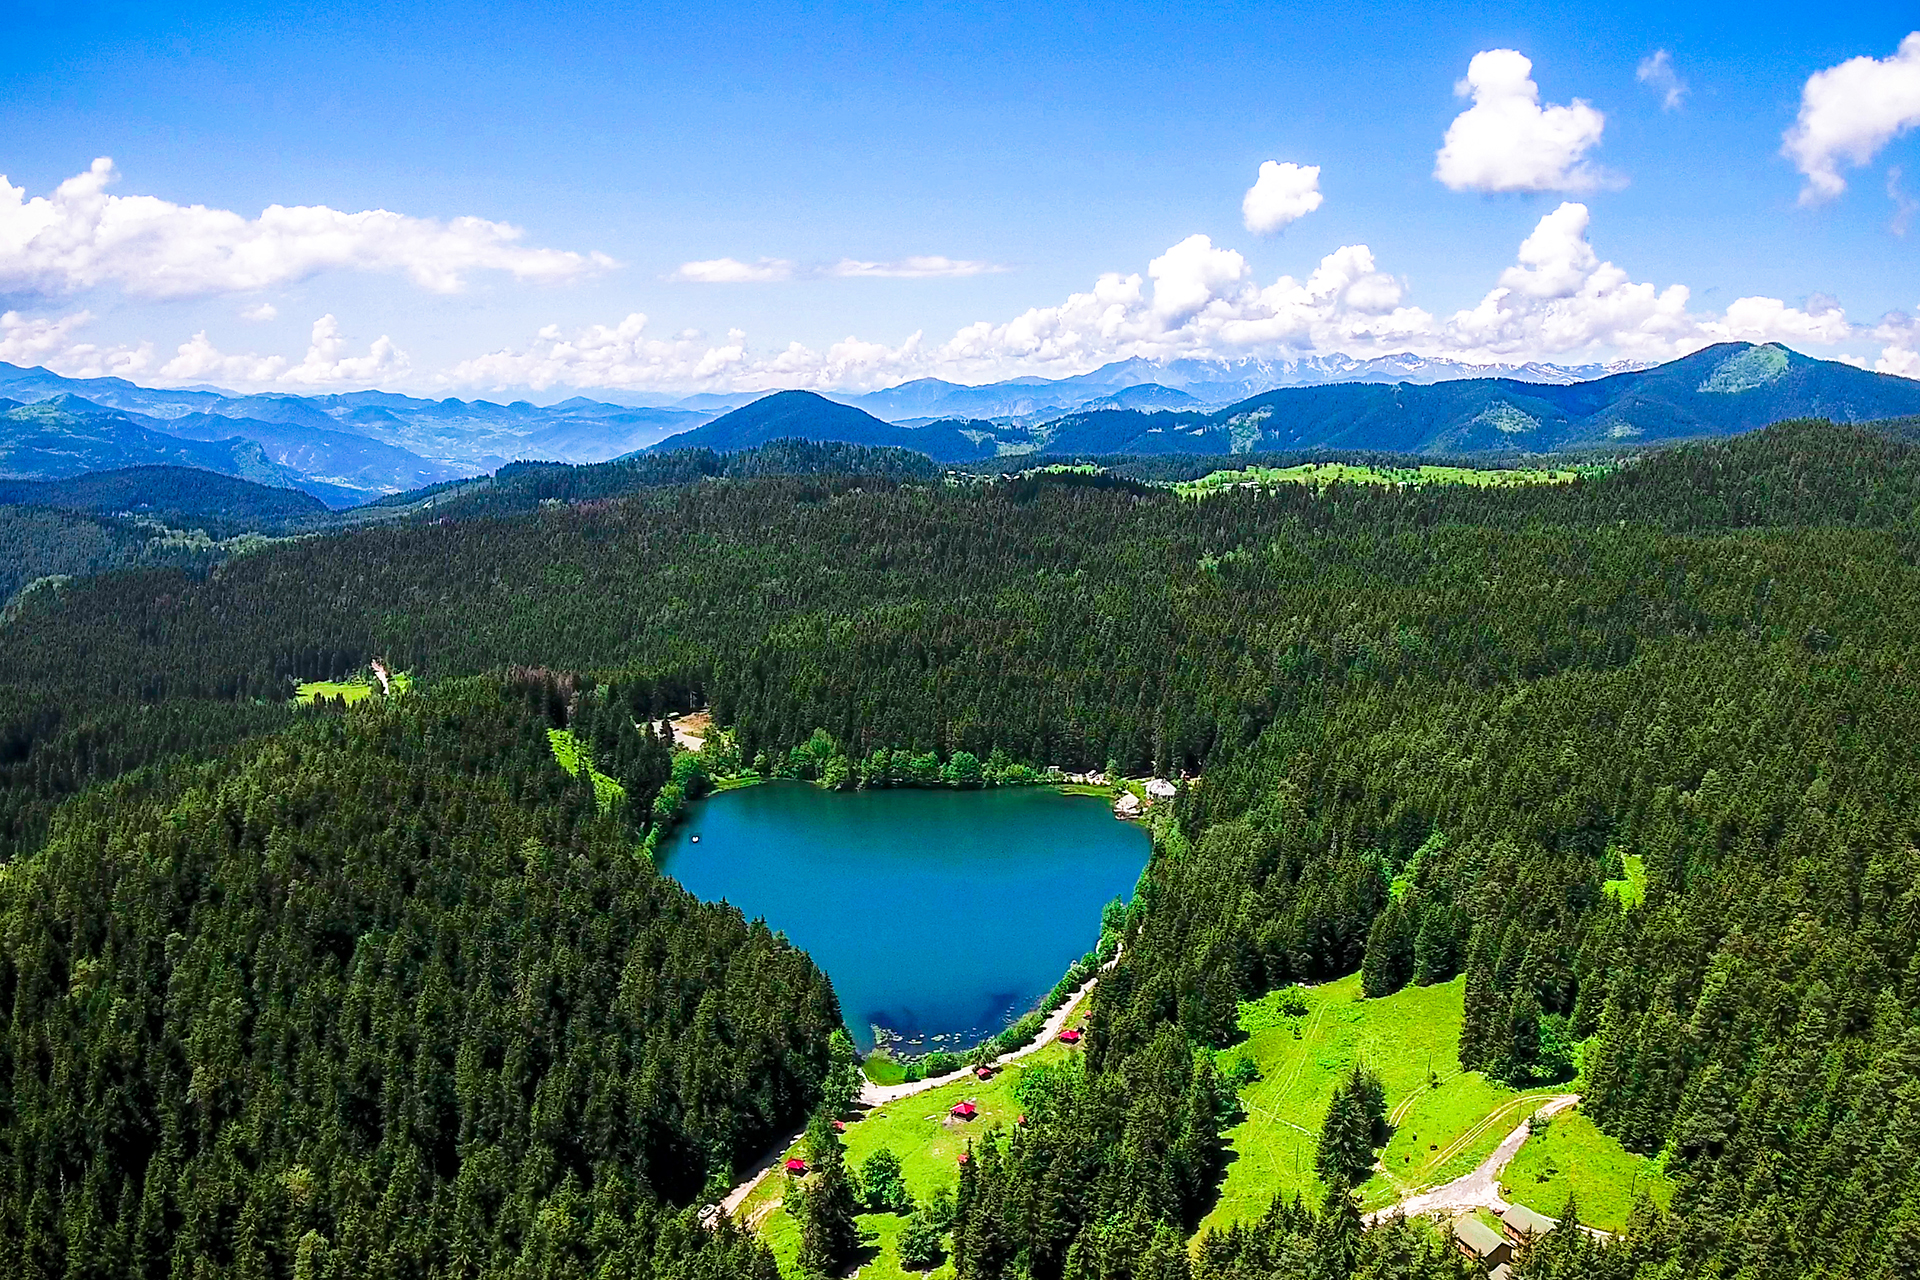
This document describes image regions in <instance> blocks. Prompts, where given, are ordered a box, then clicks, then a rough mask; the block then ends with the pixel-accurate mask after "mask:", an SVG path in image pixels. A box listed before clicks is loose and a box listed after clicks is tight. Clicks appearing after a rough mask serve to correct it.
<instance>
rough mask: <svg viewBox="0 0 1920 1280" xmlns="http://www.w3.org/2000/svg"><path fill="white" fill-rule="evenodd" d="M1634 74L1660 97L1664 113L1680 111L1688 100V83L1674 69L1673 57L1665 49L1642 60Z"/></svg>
mask: <svg viewBox="0 0 1920 1280" xmlns="http://www.w3.org/2000/svg"><path fill="white" fill-rule="evenodd" d="M1633 74H1634V78H1635V79H1637V80H1639V81H1640V83H1641V84H1644V85H1646V86H1647V87H1648V88H1649V89H1652V90H1653V91H1654V92H1655V93H1657V94H1659V95H1660V109H1661V110H1662V111H1678V110H1679V109H1680V104H1681V103H1683V102H1685V101H1686V100H1687V82H1686V81H1685V80H1682V79H1681V78H1680V74H1679V72H1677V71H1675V70H1674V69H1673V55H1672V54H1670V53H1668V52H1667V51H1666V50H1665V49H1655V50H1654V51H1653V52H1652V53H1650V54H1648V55H1647V56H1646V57H1644V58H1642V59H1640V65H1639V66H1637V67H1635V68H1634V70H1633Z"/></svg>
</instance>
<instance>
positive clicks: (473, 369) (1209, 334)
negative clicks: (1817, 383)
mask: <svg viewBox="0 0 1920 1280" xmlns="http://www.w3.org/2000/svg"><path fill="white" fill-rule="evenodd" d="M1591 223H1592V215H1591V212H1590V210H1589V209H1588V208H1587V206H1586V205H1584V204H1580V203H1576V202H1567V203H1563V204H1561V205H1560V206H1559V207H1558V208H1556V209H1554V210H1553V211H1552V212H1550V213H1548V214H1546V215H1545V216H1543V217H1542V218H1540V219H1539V221H1538V222H1537V223H1536V225H1535V226H1534V227H1533V229H1532V231H1531V232H1530V234H1528V235H1527V237H1526V238H1525V239H1524V240H1523V241H1522V242H1521V244H1520V246H1519V248H1518V250H1517V251H1516V253H1515V255H1514V261H1513V263H1512V264H1511V265H1510V266H1508V267H1506V268H1505V269H1504V270H1502V271H1501V272H1500V274H1499V276H1498V278H1497V280H1496V281H1495V283H1494V285H1493V287H1492V288H1491V289H1489V290H1488V291H1487V293H1486V294H1485V295H1484V296H1483V297H1482V298H1481V299H1480V301H1479V302H1478V303H1477V304H1475V305H1474V306H1472V307H1468V308H1465V309H1463V310H1459V311H1456V312H1454V313H1452V314H1450V315H1445V316H1436V315H1435V314H1433V313H1432V312H1430V311H1428V310H1426V309H1424V308H1422V307H1419V306H1416V305H1413V304H1412V302H1411V301H1410V300H1409V298H1408V290H1407V285H1406V282H1405V281H1404V280H1403V279H1401V278H1399V277H1397V276H1395V275H1393V274H1391V273H1390V272H1387V271H1385V270H1382V269H1381V267H1380V265H1379V264H1378V262H1377V261H1376V260H1375V257H1374V254H1373V251H1372V250H1371V249H1370V248H1368V247H1367V246H1366V245H1344V246H1342V247H1340V248H1339V249H1336V250H1334V251H1333V252H1332V253H1329V254H1327V255H1326V256H1324V257H1323V258H1321V259H1320V261H1319V262H1318V263H1317V264H1316V265H1315V266H1314V268H1313V269H1312V270H1311V271H1310V272H1308V273H1307V274H1306V276H1305V278H1304V279H1300V278H1295V277H1293V276H1290V275H1283V276H1281V277H1280V278H1279V279H1277V280H1275V281H1273V282H1272V283H1271V284H1265V285H1263V284H1261V283H1260V282H1259V281H1257V280H1255V279H1254V278H1253V272H1252V269H1251V267H1250V266H1249V264H1248V263H1247V261H1246V259H1245V258H1244V257H1243V256H1242V255H1241V254H1240V253H1238V252H1237V251H1235V250H1233V249H1231V248H1227V247H1225V246H1221V245H1216V244H1215V243H1213V241H1212V240H1211V239H1210V238H1208V237H1207V236H1204V235H1194V236H1189V237H1187V238H1186V239H1185V240H1182V241H1180V242H1179V243H1178V244H1175V245H1173V246H1172V247H1170V248H1169V249H1168V250H1167V251H1166V252H1165V253H1163V254H1161V255H1159V256H1158V257H1156V258H1154V259H1153V260H1152V261H1151V262H1150V263H1149V264H1148V265H1147V269H1146V271H1145V272H1135V273H1130V274H1122V273H1120V272H1108V273H1106V274H1105V275H1102V276H1100V277H1099V278H1098V279H1097V280H1096V281H1094V282H1093V286H1092V287H1091V288H1090V289H1088V290H1087V291H1085V292H1081V293H1073V294H1070V295H1068V297H1067V298H1066V299H1065V300H1064V301H1062V302H1060V303H1058V304H1056V305H1052V306H1042V307H1033V308H1030V309H1028V310H1027V311H1025V312H1022V313H1021V314H1019V315H1016V316H1014V317H1012V318H1011V319H1007V320H1003V321H998V322H995V321H989V320H982V321H978V322H976V323H973V324H969V325H966V326H964V327H963V328H961V329H960V330H958V331H957V332H956V333H954V335H953V336H952V337H951V338H949V339H947V340H946V341H945V342H932V343H928V342H924V341H922V338H921V335H920V334H914V335H912V336H911V337H909V338H907V339H906V340H905V341H903V342H901V343H899V344H897V345H894V344H888V343H884V342H873V341H864V340H861V339H857V338H847V339H845V340H843V341H841V342H837V343H834V344H832V345H830V346H829V347H827V348H826V349H825V350H814V349H811V348H809V347H807V346H804V345H802V344H799V343H791V344H789V345H787V346H786V347H784V348H781V349H779V350H777V351H772V352H765V353H763V352H760V351H756V350H755V349H754V348H753V347H752V346H751V345H750V344H749V343H748V342H747V339H746V335H745V334H744V333H743V332H741V331H739V330H733V331H731V332H729V333H728V334H727V336H726V339H725V340H724V341H722V342H714V341H710V340H708V339H706V338H704V337H703V336H701V335H699V334H697V333H682V334H679V335H677V336H675V337H672V338H658V339H655V338H649V337H648V336H647V332H646V329H647V321H646V317H645V316H642V315H637V314H636V315H632V316H629V317H628V318H627V319H626V320H625V321H623V322H622V323H621V324H620V325H618V326H615V327H612V328H608V327H603V326H594V327H590V328H586V329H580V330H575V331H571V332H562V331H561V330H560V329H558V328H557V327H549V328H548V329H545V330H542V331H541V333H540V334H539V335H538V337H537V339H536V340H535V341H534V342H532V343H530V344H529V345H527V346H525V347H522V348H518V349H512V350H503V351H497V352H494V353H492V354H490V355H486V356H482V357H478V358H476V359H473V360H468V361H464V362H462V363H461V364H459V365H457V366H455V367H454V368H452V369H450V370H448V371H447V372H446V373H445V374H443V375H442V376H441V380H442V381H443V382H444V383H446V384H448V385H456V386H469V387H486V388H506V387H518V386H531V387H534V388H538V389H545V388H547V387H551V386H556V385H566V386H578V387H624V388H648V389H662V390H666V389H676V390H678V389H694V388H700V389H728V390H766V389H772V388H777V387H809V388H813V389H816V390H828V389H833V388H841V389H846V390H864V389H870V388H874V387H882V386H890V385H893V384H895V383H897V382H900V381H902V380H903V379H907V378H914V377H928V376H931V377H943V378H950V379H953V380H955V381H959V382H982V381H989V380H994V379H1000V378H1006V377H1010V376H1013V375H1016V374H1039V375H1044V376H1049V377H1061V376H1066V375H1070V374H1076V373H1084V372H1086V371H1088V370H1090V369H1093V368H1096V367H1098V366H1099V365H1101V364H1104V363H1106V362H1108V361H1112V360H1121V359H1126V358H1129V357H1136V356H1137V357H1142V358H1145V359H1149V360H1168V359H1174V358H1181V357H1193V358H1198V359H1224V360H1231V359H1237V358H1242V357H1258V358H1262V359H1276V360H1284V359H1290V358H1295V357H1299V356H1303V355H1308V354H1325V353H1329V352H1341V353H1344V354H1347V355H1351V356H1356V357H1362V358H1364V357H1367V356H1377V355H1385V354H1389V353H1395V352H1412V353H1415V354H1418V355H1427V356H1439V357H1448V358H1452V359H1458V360H1464V361H1468V362H1479V363H1494V362H1511V361H1516V360H1556V359H1557V360H1596V359H1607V358H1611V357H1614V356H1627V357H1631V358H1634V359H1641V360H1650V361H1657V360H1667V359H1671V358H1673V357H1675V356H1678V355H1683V354H1685V353H1686V352H1689V351H1693V350H1697V349H1698V348H1700V347H1703V346H1706V345H1708V344H1710V343H1715V342H1726V341H1731V340H1736V339H1738V340H1743V341H1750V342H1785V343H1790V344H1793V345H1796V346H1802V347H1804V346H1809V345H1811V346H1816V347H1817V346H1822V345H1832V344H1836V343H1843V342H1849V341H1852V342H1856V343H1857V342H1859V341H1861V340H1864V339H1868V338H1876V339H1878V340H1879V341H1880V342H1881V343H1882V344H1883V345H1884V350H1883V352H1882V356H1881V361H1880V364H1879V367H1880V368H1881V369H1883V370H1884V371H1887V372H1903V371H1907V370H1909V369H1911V370H1914V371H1916V372H1920V356H1916V355H1914V354H1913V353H1914V352H1915V351H1916V350H1920V335H1916V330H1917V329H1920V326H1916V325H1915V324H1913V322H1911V321H1908V320H1906V319H1905V317H1903V316H1890V317H1888V318H1887V319H1886V320H1883V321H1882V322H1881V324H1880V326H1879V327H1878V328H1868V327H1865V326H1860V325H1855V324H1853V323H1851V322H1850V321H1848V320H1847V318H1846V314H1845V313H1844V312H1843V311H1842V310H1841V309H1840V307H1839V306H1838V304H1837V303H1835V302H1833V301H1832V300H1831V299H1825V298H1821V297H1819V296H1817V295H1816V296H1815V297H1814V298H1812V299H1810V300H1809V301H1808V302H1807V303H1806V304H1805V305H1803V306H1799V307H1795V306H1791V305H1789V304H1787V303H1786V302H1783V301H1781V300H1779V299H1774V298H1764V297H1747V298H1740V299H1738V300H1737V301H1735V302H1734V303H1732V304H1731V305H1729V306H1728V307H1727V308H1726V309H1725V310H1724V311H1722V312H1719V313H1712V312H1696V311H1694V310H1691V309H1690V302H1691V295H1690V293H1689V291H1688V289H1687V287H1686V286H1685V285H1682V284H1677V283H1676V284H1667V285H1665V286H1660V285H1656V284H1653V283H1651V282H1647V281H1638V280H1635V279H1634V278H1633V277H1632V276H1631V275H1630V274H1629V273H1628V272H1627V271H1626V270H1625V269H1624V268H1622V267H1620V266H1617V265H1615V264H1614V263H1612V262H1610V261H1608V260H1606V259H1605V258H1604V257H1602V256H1601V254H1600V253H1599V252H1598V250H1596V249H1595V247H1594V246H1593V244H1592V242H1591V240H1590V239H1589V231H1590V229H1591Z"/></svg>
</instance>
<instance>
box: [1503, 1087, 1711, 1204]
mask: <svg viewBox="0 0 1920 1280" xmlns="http://www.w3.org/2000/svg"><path fill="white" fill-rule="evenodd" d="M1569 1191H1571V1192H1572V1193H1573V1194H1574V1196H1575V1197H1576V1198H1577V1199H1578V1200H1579V1203H1580V1220H1581V1221H1582V1222H1584V1223H1586V1224H1587V1225H1588V1226H1590V1227H1599V1228H1600V1229H1601V1230H1603V1231H1618V1230H1620V1228H1622V1227H1624V1226H1626V1224H1627V1216H1628V1214H1629V1213H1631V1212H1632V1210H1633V1197H1634V1196H1635V1195H1637V1194H1639V1193H1642V1192H1644V1193H1646V1194H1648V1195H1650V1196H1652V1197H1653V1199H1654V1200H1655V1201H1657V1202H1658V1203H1660V1204H1661V1205H1665V1204H1667V1203H1668V1202H1669V1201H1670V1200H1672V1199H1673V1183H1672V1182H1671V1181H1669V1180H1668V1178H1667V1175H1666V1171H1665V1170H1664V1169H1663V1168H1662V1167H1661V1166H1660V1164H1659V1162H1658V1161H1655V1160H1649V1159H1648V1158H1647V1157H1645V1156H1640V1155H1635V1154H1634V1153H1633V1152H1631V1151H1628V1150H1627V1149H1626V1148H1625V1147H1622V1146H1621V1145H1620V1144H1619V1143H1618V1142H1617V1141H1615V1140H1614V1139H1612V1138H1610V1137H1608V1136H1607V1135H1606V1134H1604V1133H1602V1132H1600V1130H1598V1129H1596V1128H1595V1127H1594V1124H1593V1121H1591V1120H1589V1119H1587V1117H1586V1116H1584V1115H1582V1114H1581V1113H1580V1112H1579V1111H1578V1110H1573V1111H1563V1112H1561V1113H1560V1114H1559V1115H1557V1116H1555V1117H1553V1120H1552V1123H1550V1124H1549V1125H1548V1126H1547V1127H1546V1129H1545V1130H1544V1131H1541V1132H1538V1133H1535V1134H1534V1135H1533V1136H1532V1137H1530V1138H1528V1139H1527V1142H1526V1145H1525V1146H1523V1147H1521V1148H1520V1154H1518V1155H1516V1156H1515V1157H1514V1158H1513V1163H1512V1164H1510V1165H1508V1166H1507V1169H1506V1172H1505V1173H1504V1174H1502V1175H1501V1178H1500V1193H1501V1194H1502V1195H1504V1196H1505V1197H1506V1198H1507V1199H1509V1200H1511V1201H1513V1202H1514V1203H1515V1204H1523V1205H1525V1206H1527V1208H1529V1209H1532V1210H1535V1211H1536V1212H1539V1213H1544V1214H1547V1215H1548V1216H1550V1217H1551V1216H1557V1215H1558V1214H1559V1212H1560V1210H1561V1208H1562V1207H1564V1206H1565V1204H1566V1203H1567V1193H1568V1192H1569Z"/></svg>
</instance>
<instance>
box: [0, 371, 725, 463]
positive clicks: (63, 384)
mask: <svg viewBox="0 0 1920 1280" xmlns="http://www.w3.org/2000/svg"><path fill="white" fill-rule="evenodd" d="M62 395H75V396H79V397H81V398H83V399H86V400H88V401H90V402H92V403H94V404H96V405H99V406H101V407H103V408H108V409H116V410H120V411H123V412H126V413H129V414H136V415H141V417H142V418H143V419H151V420H152V421H151V422H148V423H147V425H149V426H150V427H155V428H156V429H161V430H165V429H166V427H165V425H164V424H165V423H166V422H168V421H170V420H173V419H178V418H184V417H190V416H194V415H200V416H204V417H222V418H232V419H235V420H242V419H244V420H247V421H251V422H264V423H271V424H275V425H278V426H281V427H302V428H305V429H307V430H310V431H336V432H345V433H347V434H350V435H358V436H363V437H366V438H367V439H370V440H376V441H379V442H380V443H382V444H386V445H390V446H393V447H394V448H397V449H404V450H406V451H407V452H408V453H410V454H415V455H418V456H419V457H421V458H423V459H425V460H426V461H427V462H428V463H443V464H450V465H453V466H455V467H456V468H459V469H460V470H461V473H462V474H471V473H473V472H475V471H481V470H492V469H493V468H495V467H498V466H500V465H502V464H503V463H505V462H507V461H509V460H511V459H515V458H523V457H528V456H539V457H553V458H556V459H558V460H561V461H581V462H586V461H598V460H601V459H605V458H609V457H613V456H616V455H618V454H621V453H628V452H631V451H633V450H634V449H637V448H641V447H643V446H645V445H646V444H650V443H652V442H653V441H654V440H657V439H659V438H660V437H661V436H664V435H667V434H671V433H672V432H674V431H676V430H685V429H686V428H688V427H691V426H695V425H698V424H699V423H701V422H704V421H707V420H709V419H711V418H713V417H714V416H716V414H717V413H718V412H719V410H716V409H713V408H707V409H701V408H698V407H694V408H685V409H681V410H679V411H678V412H679V414H680V416H677V417H675V416H672V415H673V413H674V412H675V411H673V410H663V409H661V408H660V403H661V402H667V401H670V397H657V396H634V397H626V396H622V397H620V398H621V399H623V400H639V401H644V402H647V403H646V404H644V405H642V406H636V405H634V404H624V403H608V402H606V401H601V400H591V399H587V398H585V397H581V396H575V397H573V398H571V399H568V400H564V401H561V402H560V403H558V404H553V405H536V404H533V403H531V402H529V401H526V400H516V401H514V402H513V403H511V404H495V403H493V402H492V401H488V400H459V399H453V398H448V399H443V400H428V399H423V398H420V397H417V396H407V395H401V394H399V393H397V392H389V391H352V392H344V393H339V394H327V395H311V396H300V395H291V394H287V393H284V392H269V393H264V394H259V395H236V394H233V393H230V392H222V391H219V390H218V389H211V390H192V391H185V390H160V389H156V388H151V387H141V386H137V385H135V384H134V383H131V382H127V381H126V380H124V379H121V378H65V377H62V376H60V375H59V374H56V373H52V372H50V371H48V370H46V369H37V368H36V369H22V368H19V367H17V366H14V365H10V364H4V363H0V397H6V398H9V399H12V400H15V401H20V402H23V403H24V402H34V401H42V400H47V399H51V398H54V397H57V396H62ZM708 398H710V399H718V400H722V401H725V402H726V407H732V406H733V405H737V404H743V403H745V402H747V401H749V400H753V399H756V398H758V397H757V396H755V395H737V396H723V397H708ZM663 413H664V414H665V415H667V416H654V415H660V414H663ZM650 432H651V434H649V433H650ZM243 434H244V432H243ZM379 487H380V488H382V489H384V488H388V487H391V486H386V485H383V486H379ZM403 487H411V485H410V484H407V485H405V486H403Z"/></svg>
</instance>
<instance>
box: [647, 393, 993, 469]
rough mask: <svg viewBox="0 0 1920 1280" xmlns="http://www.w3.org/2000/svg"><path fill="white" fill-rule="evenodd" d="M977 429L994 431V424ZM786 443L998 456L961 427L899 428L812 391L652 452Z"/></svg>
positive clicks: (752, 409) (749, 410)
mask: <svg viewBox="0 0 1920 1280" xmlns="http://www.w3.org/2000/svg"><path fill="white" fill-rule="evenodd" d="M967 425H972V424H967ZM978 425H979V426H981V427H986V428H989V429H991V424H989V423H981V424H978ZM785 439H802V440H811V441H838V442H840V443H844V444H859V445H875V446H888V447H891V448H896V449H912V450H914V451H916V452H919V453H924V454H926V455H928V456H929V457H932V458H936V459H941V460H952V459H957V458H978V457H992V456H993V453H994V442H993V441H992V439H990V438H989V439H987V440H986V442H985V443H984V444H982V443H981V441H979V440H976V439H972V438H970V437H968V436H967V435H966V434H964V433H963V430H962V429H961V425H960V424H955V423H949V422H936V423H931V424H929V425H927V426H923V427H897V426H894V425H893V424H892V423H889V422H882V421H881V420H880V419H878V418H876V417H874V416H873V415H872V414H870V413H867V412H865V411H864V410H861V409H856V408H854V407H853V406H851V405H845V404H840V403H837V402H835V401H833V400H829V399H827V398H826V397H825V396H820V395H815V394H814V393H813V392H811V391H776V392H774V393H773V394H772V395H769V396H764V397H762V398H761V399H759V400H755V401H754V402H753V403H752V404H749V405H743V406H742V407H740V408H738V409H735V410H733V411H732V412H730V413H727V414H724V415H723V416H721V417H719V418H716V419H714V420H713V421H712V422H709V423H707V424H706V425H705V426H701V427H695V428H694V429H693V430H691V431H684V432H682V433H680V434H679V435H676V436H669V437H668V438H667V439H665V440H663V441H661V442H660V443H659V444H656V445H654V446H653V449H652V451H653V452H656V453H659V452H666V451H668V450H678V449H696V448H697V449H714V450H718V451H720V452H731V451H733V450H737V449H751V448H753V447H755V446H756V445H763V444H767V443H769V442H770V441H774V440H785Z"/></svg>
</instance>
